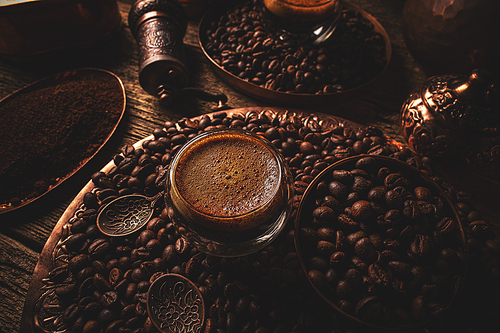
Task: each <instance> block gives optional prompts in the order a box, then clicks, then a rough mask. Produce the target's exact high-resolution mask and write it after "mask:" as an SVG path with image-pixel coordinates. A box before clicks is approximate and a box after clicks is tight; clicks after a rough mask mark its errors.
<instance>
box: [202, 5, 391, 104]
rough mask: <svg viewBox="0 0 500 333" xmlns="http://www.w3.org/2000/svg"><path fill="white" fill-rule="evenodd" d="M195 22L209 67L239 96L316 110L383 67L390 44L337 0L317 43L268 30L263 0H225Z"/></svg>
mask: <svg viewBox="0 0 500 333" xmlns="http://www.w3.org/2000/svg"><path fill="white" fill-rule="evenodd" d="M224 4H225V5H221V6H218V7H214V8H213V9H212V10H210V11H209V12H208V13H207V14H206V15H205V16H204V17H203V19H202V20H201V21H200V25H199V36H198V37H199V44H200V47H201V49H202V51H203V52H204V54H205V56H206V57H207V58H208V59H209V60H210V62H211V65H212V68H213V70H214V72H215V73H216V74H217V75H219V76H220V77H221V78H222V79H223V80H224V81H226V82H227V83H229V84H230V85H231V86H232V87H234V88H235V89H237V90H239V91H241V92H242V93H244V94H247V95H250V96H252V97H254V98H258V99H261V100H264V101H269V102H273V103H279V104H282V105H289V106H295V107H297V106H300V107H307V108H311V107H317V106H325V105H329V103H332V102H338V101H343V100H346V99H349V98H352V97H353V96H355V95H356V94H358V93H359V92H360V91H362V90H363V89H366V88H367V87H368V86H369V85H371V84H372V83H373V82H374V81H376V79H377V78H378V77H380V76H381V74H382V73H383V72H384V71H385V70H386V68H387V66H388V65H389V62H390V58H391V53H392V50H391V42H390V40H389V36H388V35H387V32H386V31H385V29H384V28H383V26H382V25H381V24H380V23H379V22H378V21H377V20H376V19H375V18H374V17H373V16H371V15H370V14H368V13H367V12H365V11H364V10H362V9H361V8H359V7H357V6H355V5H352V4H349V3H344V4H343V10H342V12H341V14H340V17H339V19H338V22H337V25H336V28H335V30H334V31H333V33H332V35H331V37H330V38H328V40H326V41H325V42H323V43H321V44H318V45H316V44H313V43H304V42H301V41H299V40H297V39H296V38H294V37H292V36H289V34H288V33H286V32H285V33H283V35H280V36H275V35H273V34H270V33H269V32H268V30H266V28H265V26H266V25H265V22H263V21H264V20H263V18H262V17H263V15H262V8H263V6H264V4H263V1H260V0H256V1H240V2H236V5H235V2H234V1H228V2H227V3H224Z"/></svg>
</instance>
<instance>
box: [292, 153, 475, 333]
mask: <svg viewBox="0 0 500 333" xmlns="http://www.w3.org/2000/svg"><path fill="white" fill-rule="evenodd" d="M459 221H460V220H459V218H458V215H457V213H456V211H455V209H454V207H453V205H452V204H451V202H450V201H449V199H448V197H447V196H446V194H444V192H443V191H442V190H441V189H440V188H439V187H438V186H437V185H436V184H435V183H434V182H433V181H432V180H431V179H429V178H428V177H426V176H425V175H424V174H423V173H421V172H420V171H418V170H417V169H415V168H413V167H411V166H409V165H408V164H405V163H402V162H401V161H398V160H395V159H392V158H388V157H383V156H368V155H359V156H355V157H350V158H346V159H343V160H340V161H338V162H336V163H334V164H332V165H331V166H329V167H327V168H326V169H324V170H323V171H322V172H321V173H320V174H319V175H318V176H317V177H316V178H315V179H314V180H313V181H312V182H311V183H310V185H309V186H308V188H307V189H306V191H305V193H304V195H303V197H302V199H301V202H300V205H299V210H298V213H297V220H296V226H295V245H296V249H297V254H298V256H299V259H300V262H301V265H302V268H303V270H304V271H305V273H306V275H307V278H308V280H309V282H310V283H311V284H312V286H313V287H314V289H315V290H316V291H317V292H318V293H319V294H320V295H321V296H322V297H323V298H324V299H325V300H326V301H327V302H328V304H330V305H331V306H332V307H334V308H335V309H336V310H338V311H339V312H341V313H342V314H344V315H346V316H347V317H350V318H351V319H354V320H355V321H357V322H361V323H363V324H367V325H369V326H375V327H379V328H388V327H390V328H400V327H405V328H406V327H411V326H417V325H420V324H423V323H425V322H428V321H429V320H430V319H432V318H434V317H439V316H440V315H441V314H442V313H443V311H444V310H445V309H446V308H447V307H448V306H449V305H450V303H451V302H452V301H453V299H454V298H455V297H456V295H457V292H458V290H459V287H460V286H461V283H462V280H463V278H464V275H465V268H466V263H465V259H463V258H465V257H466V255H465V248H466V247H465V238H464V233H463V230H462V226H461V224H460V222H459Z"/></svg>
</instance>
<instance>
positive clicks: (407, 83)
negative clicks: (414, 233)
mask: <svg viewBox="0 0 500 333" xmlns="http://www.w3.org/2000/svg"><path fill="white" fill-rule="evenodd" d="M350 2H351V3H354V4H357V5H359V6H360V7H361V8H363V9H365V10H366V11H367V12H369V13H371V14H372V15H373V16H375V17H376V18H377V19H378V20H379V22H380V23H381V24H382V25H383V26H384V27H385V29H386V30H387V32H388V34H389V36H390V38H391V41H392V47H393V54H392V61H391V63H390V66H389V68H388V70H387V71H386V72H385V73H384V75H383V76H382V77H381V78H380V80H379V81H378V83H377V84H376V85H374V86H372V87H370V89H369V90H367V91H365V92H363V93H362V94H360V95H358V96H357V97H356V98H354V99H352V100H350V101H347V102H344V103H342V104H336V105H329V106H322V107H319V108H317V109H316V110H317V111H321V112H326V113H330V114H333V115H336V116H340V117H343V118H346V119H349V120H352V121H355V122H358V123H360V124H363V125H375V126H378V127H379V128H381V129H382V130H383V131H384V132H385V134H386V135H388V136H390V137H392V138H394V139H396V140H398V141H400V142H402V143H404V141H403V139H402V137H401V135H400V132H399V123H398V116H399V111H400V108H401V105H402V103H403V102H404V100H405V99H406V98H407V96H408V94H409V93H410V91H411V90H412V89H414V88H416V87H418V86H419V85H420V84H422V82H423V81H424V80H425V79H426V78H427V77H428V76H427V75H426V73H425V72H424V70H423V68H422V67H421V66H420V65H419V64H418V63H417V62H416V61H415V60H414V59H413V58H412V56H411V54H410V53H409V51H408V50H407V48H406V46H405V43H404V40H403V36H402V34H401V16H402V15H401V13H402V9H403V5H404V1H403V0H350ZM119 8H120V11H121V14H122V19H123V22H124V27H123V30H122V31H121V33H120V34H119V35H118V36H116V37H115V38H114V39H113V40H111V41H108V42H107V43H105V44H104V45H98V46H95V47H93V48H89V49H87V50H84V51H80V52H79V53H78V54H76V55H75V54H69V55H67V56H64V57H63V58H62V59H57V61H55V60H54V59H51V61H48V60H34V61H31V62H28V63H15V62H10V61H7V60H2V59H0V98H3V97H5V96H7V95H8V94H10V93H12V92H14V91H15V90H17V89H20V88H22V87H23V86H25V85H27V84H30V83H32V82H34V81H36V80H38V79H41V78H43V77H45V76H48V75H51V74H55V73H58V72H60V71H64V70H67V69H72V68H83V67H95V68H102V69H106V70H109V71H111V72H113V73H115V74H116V75H118V76H119V77H120V78H121V80H122V81H123V83H124V86H125V89H126V95H127V109H126V115H125V118H124V121H123V123H122V124H121V125H120V127H119V128H118V130H117V132H116V133H115V135H114V136H113V138H112V139H111V140H110V141H109V142H108V144H107V145H106V146H105V147H104V149H103V150H101V151H100V153H99V154H98V155H97V156H96V157H95V158H94V159H93V160H92V161H91V162H90V163H88V164H87V165H86V166H85V167H84V168H83V169H81V170H80V171H79V172H78V173H77V174H76V175H75V176H73V177H72V178H70V179H69V180H68V181H66V182H65V183H63V184H62V186H60V187H58V188H56V190H54V191H52V192H50V193H49V194H48V195H46V196H45V197H43V198H42V199H40V200H38V201H36V202H34V203H32V204H30V205H29V206H27V207H24V208H22V209H19V210H16V211H13V212H11V213H7V214H3V215H0V332H16V331H18V330H19V327H20V324H21V315H22V311H23V305H24V301H25V298H26V295H27V292H28V287H29V284H30V280H31V276H32V273H33V270H34V268H35V265H36V263H37V261H38V258H39V256H40V253H41V251H42V248H43V246H44V244H45V242H46V240H47V238H48V237H49V235H50V234H51V232H52V229H53V228H54V226H55V225H56V223H57V221H58V220H59V218H60V217H61V215H62V214H63V212H64V210H65V209H66V207H67V206H68V205H69V204H70V203H71V201H72V200H73V198H74V197H75V196H76V195H77V194H78V192H79V191H80V189H81V188H82V187H83V186H84V185H85V184H86V183H87V182H88V180H89V179H90V176H91V175H92V174H93V173H94V172H96V171H98V170H100V169H101V168H102V167H103V166H104V165H105V164H106V163H107V162H108V161H110V160H111V159H112V158H113V156H114V155H115V154H116V153H118V152H119V150H120V148H121V147H122V146H123V145H125V144H133V143H135V142H136V141H138V140H140V139H142V138H144V137H146V136H148V135H149V134H150V133H151V132H152V130H153V129H154V128H156V127H161V126H162V125H163V124H164V122H165V121H167V120H169V121H177V120H179V119H181V118H182V117H192V116H197V115H200V114H203V113H208V112H212V111H214V109H215V107H216V105H215V104H214V103H208V102H200V101H192V100H189V101H185V100H183V101H177V102H176V103H174V104H173V105H171V106H169V107H162V106H161V105H160V104H159V101H158V99H157V98H156V97H153V96H150V95H148V94H147V93H145V92H144V91H143V90H142V88H141V86H140V85H139V82H138V51H137V46H136V42H135V40H134V38H133V37H132V35H131V33H130V30H129V28H128V23H127V16H128V11H129V8H130V3H127V2H120V3H119ZM197 32H198V22H197V20H196V19H191V20H190V22H189V25H188V31H187V34H186V36H185V39H184V43H185V45H186V52H187V58H188V64H189V66H190V71H191V82H190V84H191V85H192V86H195V87H200V88H203V89H205V90H206V91H209V92H212V93H218V92H224V93H225V94H227V96H228V97H229V102H228V105H229V106H230V107H233V108H239V107H250V106H272V105H270V104H269V103H265V102H261V101H258V100H256V99H253V98H250V97H247V96H245V95H243V94H241V93H240V92H237V91H235V90H234V89H233V88H232V87H230V86H228V85H227V84H225V83H224V82H223V81H221V80H220V79H219V78H218V77H217V76H216V75H215V74H214V72H213V71H212V69H211V68H210V63H209V61H208V60H207V59H206V58H205V57H204V55H203V53H202V52H201V50H200V48H199V46H198V35H197ZM0 137H1V136H0ZM0 142H1V140H0ZM1 144H6V143H3V142H2V143H1ZM0 158H1V157H0ZM461 172H463V170H462V171H461V170H459V169H457V170H451V171H450V173H449V174H450V181H451V183H452V184H453V185H454V186H456V187H457V188H459V189H463V190H465V191H468V192H469V193H470V194H471V195H472V197H473V200H474V203H475V205H476V207H477V208H478V209H479V210H480V211H481V213H483V214H484V215H485V216H486V217H487V218H488V219H489V220H490V221H497V220H499V217H500V212H499V209H498V202H500V200H499V199H500V186H499V183H498V180H491V179H484V176H483V175H480V174H479V175H478V174H473V173H470V174H469V173H468V175H467V177H463V173H461ZM478 184H480V185H478Z"/></svg>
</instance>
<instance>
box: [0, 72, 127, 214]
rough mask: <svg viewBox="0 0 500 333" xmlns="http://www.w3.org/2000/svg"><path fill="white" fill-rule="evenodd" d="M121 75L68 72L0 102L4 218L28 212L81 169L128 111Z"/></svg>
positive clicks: (0, 199) (0, 210)
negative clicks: (31, 205)
mask: <svg viewBox="0 0 500 333" xmlns="http://www.w3.org/2000/svg"><path fill="white" fill-rule="evenodd" d="M125 103H126V102H125V89H124V87H123V83H122V82H121V80H120V78H119V77H118V76H116V75H115V74H113V73H111V72H108V71H105V70H101V69H93V68H83V69H76V70H71V71H66V72H62V73H59V74H56V75H54V76H50V77H47V78H44V79H42V80H40V81H37V82H35V83H32V84H30V85H28V86H26V87H24V88H22V89H20V90H18V91H16V92H14V93H12V94H10V95H9V96H7V97H5V98H4V99H2V100H0V133H2V140H3V141H2V142H3V144H2V145H0V152H1V155H2V158H1V159H0V214H2V213H6V212H9V211H12V210H15V209H17V208H20V207H23V206H25V205H27V204H29V203H30V202H33V201H35V200H36V199H38V198H40V197H41V196H43V195H44V194H46V193H47V192H49V191H50V190H52V189H54V188H55V187H57V186H58V185H60V184H61V183H62V182H64V181H65V180H66V179H68V178H69V177H71V176H72V175H73V174H74V173H76V172H77V171H78V170H80V169H81V168H82V167H83V166H84V165H85V164H86V163H87V162H88V161H89V160H90V159H91V158H92V157H93V156H95V154H97V152H98V151H99V150H100V149H101V148H102V147H103V146H104V144H105V143H106V142H107V141H108V140H109V138H110V137H111V135H112V134H113V133H114V131H115V129H116V128H117V126H118V124H119V123H120V120H121V119H122V117H123V114H124V112H125Z"/></svg>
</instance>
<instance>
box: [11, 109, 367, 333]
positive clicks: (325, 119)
mask: <svg viewBox="0 0 500 333" xmlns="http://www.w3.org/2000/svg"><path fill="white" fill-rule="evenodd" d="M225 112H227V114H228V115H232V114H246V113H248V112H257V113H260V112H274V113H276V114H277V116H278V117H288V116H292V115H297V116H299V117H300V118H301V119H302V120H303V121H304V122H306V123H307V122H308V120H309V119H318V120H321V124H322V126H324V128H327V129H328V128H332V127H333V126H336V125H341V126H345V127H351V128H358V127H360V126H361V125H358V124H356V123H354V122H351V121H348V120H345V119H342V118H339V117H335V116H332V115H327V114H321V113H316V114H312V113H308V112H307V111H304V110H299V109H284V108H265V107H249V108H239V109H233V110H228V111H225ZM208 115H211V114H208ZM199 118H200V117H195V118H192V119H193V120H194V119H199ZM361 127H362V126H361ZM152 138H153V135H150V136H148V137H146V138H144V139H142V140H140V141H138V142H136V143H135V144H134V147H136V148H138V147H141V145H142V142H143V141H145V140H150V139H152ZM113 166H114V162H113V161H110V162H109V163H108V164H106V165H105V166H104V167H103V168H102V169H101V171H103V172H108V171H109V170H111V168H113ZM93 188H94V184H93V183H92V181H89V182H88V183H87V184H86V185H85V186H84V187H83V188H82V189H81V191H80V192H79V193H78V195H77V196H76V197H75V198H74V200H73V201H72V202H71V203H70V205H69V206H68V207H67V208H66V211H65V212H64V213H63V215H62V216H61V218H60V219H59V221H58V222H57V224H56V226H55V227H54V229H53V231H52V233H51V234H50V236H49V238H48V240H47V242H46V244H45V246H44V247H43V250H42V253H41V254H40V258H39V260H38V263H37V265H36V267H35V270H34V272H33V276H32V280H31V283H30V287H29V289H28V295H27V297H26V302H25V304H24V310H23V315H22V320H21V330H20V332H22V333H28V332H36V331H42V332H47V333H49V332H52V331H47V330H45V329H44V328H43V323H42V321H44V320H46V319H47V318H41V316H40V315H39V309H40V306H41V304H42V303H43V302H50V301H51V299H50V296H51V289H50V286H47V285H46V283H45V282H44V279H45V278H46V277H47V276H48V273H49V272H50V271H51V270H52V269H53V268H54V262H55V260H56V258H57V256H58V255H60V254H61V253H60V248H59V247H60V246H61V245H62V243H61V242H62V241H63V240H64V239H65V237H67V235H68V233H69V228H68V221H69V220H70V219H71V218H73V217H74V216H75V213H76V212H77V211H78V210H79V209H81V206H82V203H83V197H84V195H85V193H87V192H89V191H91V190H92V189H93ZM58 250H59V252H58ZM62 311H64V309H62V310H61V312H62ZM54 318H55V317H54ZM54 318H53V319H52V320H54Z"/></svg>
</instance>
